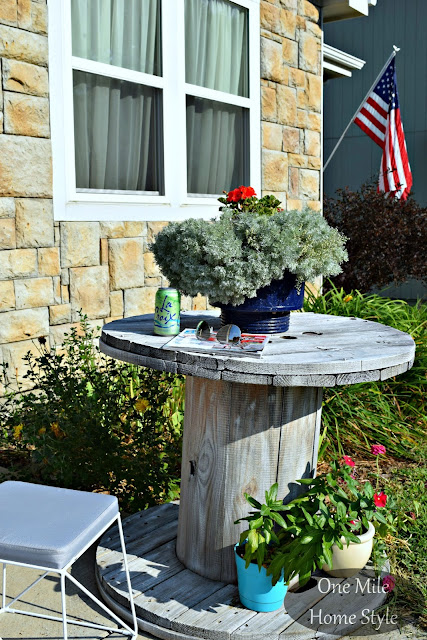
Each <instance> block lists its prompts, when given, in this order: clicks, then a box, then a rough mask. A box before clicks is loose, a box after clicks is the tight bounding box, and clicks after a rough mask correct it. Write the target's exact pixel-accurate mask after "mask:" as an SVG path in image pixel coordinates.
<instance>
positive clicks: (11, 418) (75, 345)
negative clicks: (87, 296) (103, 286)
mask: <svg viewBox="0 0 427 640" xmlns="http://www.w3.org/2000/svg"><path fill="white" fill-rule="evenodd" d="M93 339H94V333H93V331H92V330H91V329H90V327H89V326H88V324H87V322H86V321H85V319H83V320H82V335H78V334H77V331H76V330H75V329H72V330H71V334H70V335H69V336H68V337H67V338H66V340H65V345H64V353H61V354H59V353H56V352H55V351H49V349H48V348H47V345H46V341H45V339H44V338H40V339H39V351H40V353H39V355H37V356H36V357H34V356H33V355H31V354H28V355H27V356H26V357H25V358H24V360H25V361H26V363H27V374H26V376H25V377H26V378H27V380H29V381H30V382H31V383H32V385H33V386H34V389H33V390H32V391H27V392H26V393H19V391H18V392H16V391H12V390H10V391H8V392H7V394H6V396H5V398H3V401H2V403H1V405H0V428H1V430H0V434H1V433H3V437H2V438H0V447H1V448H3V450H6V451H7V450H8V449H11V448H13V449H16V448H17V449H18V450H20V452H21V458H22V460H23V461H24V462H25V463H23V464H22V465H21V466H20V468H16V469H13V468H12V469H11V472H12V477H14V478H15V479H21V480H29V481H33V482H34V481H36V482H42V483H43V482H46V483H47V484H53V485H59V486H64V487H69V488H72V489H84V490H89V491H90V490H97V491H107V492H109V493H111V494H113V495H116V496H117V497H118V499H119V501H120V504H121V506H122V508H124V509H126V510H127V511H130V512H131V511H138V510H140V509H143V508H145V507H147V506H150V505H153V504H156V503H158V502H164V501H167V500H170V499H174V498H176V497H178V492H179V477H180V458H181V434H182V422H183V385H182V378H180V377H175V376H173V375H171V374H168V373H161V372H158V371H152V370H150V369H144V368H142V367H135V366H132V365H127V364H122V363H120V362H117V361H115V360H113V359H111V358H104V357H101V356H100V354H99V352H98V349H97V348H96V347H94V344H93ZM9 477H10V473H9Z"/></svg>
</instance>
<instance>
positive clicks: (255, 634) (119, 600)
mask: <svg viewBox="0 0 427 640" xmlns="http://www.w3.org/2000/svg"><path fill="white" fill-rule="evenodd" d="M268 402H271V400H269V401H268ZM259 409H261V405H259ZM270 410H271V411H272V412H273V414H274V413H275V412H277V413H279V412H283V408H280V407H279V406H276V404H275V403H273V406H272V407H270ZM147 516H148V518H147V517H146V516H145V512H142V513H141V514H135V515H134V516H131V517H130V518H128V519H126V520H125V521H124V522H123V529H124V534H125V537H126V538H127V539H131V538H132V539H133V538H134V533H135V526H136V525H135V523H136V522H138V519H139V522H145V521H146V520H147V523H148V524H147V528H146V529H145V532H144V534H142V536H141V538H140V541H139V547H138V546H135V548H134V559H133V560H132V561H131V563H130V566H129V569H130V574H131V580H132V590H133V594H134V598H135V605H136V611H137V616H138V623H139V627H140V629H141V630H142V631H146V632H149V633H152V634H154V635H155V636H157V637H159V638H163V639H164V640H201V639H206V640H208V639H210V640H289V639H290V638H298V640H301V639H304V640H317V639H318V638H321V639H322V640H327V639H329V638H330V639H331V640H336V638H339V637H342V636H345V635H347V634H349V633H354V632H355V631H356V629H357V628H358V627H360V626H361V621H362V611H363V610H365V615H366V612H370V611H372V610H373V609H374V608H376V607H378V606H380V605H381V604H382V603H383V602H384V600H385V597H386V594H384V593H381V592H379V591H378V585H377V584H376V583H375V582H374V581H372V580H370V578H371V577H372V576H373V572H369V571H368V570H367V569H366V568H365V569H364V570H363V571H361V572H360V573H359V574H357V575H356V576H354V577H353V578H348V579H344V578H332V577H331V576H326V574H323V573H322V572H320V571H316V572H315V574H314V577H315V581H316V582H315V584H314V585H313V586H312V587H311V588H308V589H306V590H305V591H303V592H296V593H292V592H288V593H287V595H286V598H285V601H284V606H283V607H282V608H280V609H278V610H277V611H273V612H271V613H256V612H255V611H251V610H249V609H246V608H245V607H243V606H242V605H241V604H240V601H239V596H238V589H237V587H236V586H235V585H232V584H228V585H225V584H224V583H223V582H220V581H213V580H210V579H207V578H204V577H202V576H200V575H198V574H196V573H194V572H192V571H190V570H188V569H185V568H184V567H183V565H182V564H181V563H180V562H179V560H178V558H177V557H176V554H175V551H174V549H175V539H173V540H171V541H170V542H167V543H165V544H160V543H159V545H158V546H157V547H156V548H154V549H152V550H151V551H149V552H146V551H145V550H146V549H147V548H148V547H149V546H150V543H151V541H152V540H153V538H155V535H153V534H154V533H155V532H154V531H153V530H152V528H151V527H152V523H153V522H155V521H156V520H157V522H158V525H159V528H164V527H166V526H168V525H169V524H170V520H169V517H170V509H166V508H165V505H162V506H161V507H154V508H152V509H150V510H149V513H148V514H147ZM157 516H158V517H157ZM149 529H150V530H149ZM147 538H148V539H149V540H147ZM135 543H136V540H135ZM114 547H115V540H114V539H113V537H112V536H111V534H110V533H106V534H104V536H103V538H102V540H101V543H100V547H99V553H98V554H97V557H98V560H97V565H96V578H97V582H98V585H99V588H100V591H101V593H102V595H103V597H104V599H105V600H106V601H107V602H108V604H109V605H110V606H111V608H112V609H113V610H115V611H116V612H117V613H118V614H119V615H121V616H122V617H123V618H124V619H128V620H129V615H130V614H129V595H128V594H127V591H126V587H125V578H124V574H121V573H117V572H116V573H114V571H112V569H113V570H114V569H117V568H118V562H117V561H118V556H117V551H116V549H115V548H114ZM107 558H108V560H107ZM388 571H389V568H387V569H386V571H385V572H384V573H388ZM106 576H108V577H106ZM322 578H323V580H324V582H325V581H326V583H325V584H322V588H319V584H320V583H319V581H320V579H322ZM357 580H359V581H360V584H361V587H362V588H361V589H359V590H358V589H356V588H355V584H356V581H357ZM368 582H369V584H370V585H371V586H370V589H371V591H370V593H369V595H368V594H367V593H366V585H367V583H368ZM347 584H348V585H350V587H351V589H350V592H349V593H345V589H346V585H347ZM337 587H339V589H340V590H337ZM375 588H377V592H374V590H375ZM320 612H322V616H323V617H324V616H325V615H328V614H335V615H346V616H347V620H348V619H349V616H350V615H355V617H356V621H355V622H348V621H347V622H345V619H344V618H343V620H344V622H343V621H340V620H338V621H336V622H334V623H333V624H329V625H325V624H320V623H319V624H317V622H316V618H315V616H317V615H319V614H320ZM312 616H313V617H314V624H312V623H311V617H312Z"/></svg>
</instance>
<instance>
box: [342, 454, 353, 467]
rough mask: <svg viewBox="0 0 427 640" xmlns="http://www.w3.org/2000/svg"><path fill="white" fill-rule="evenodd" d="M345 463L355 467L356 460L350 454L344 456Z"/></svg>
mask: <svg viewBox="0 0 427 640" xmlns="http://www.w3.org/2000/svg"><path fill="white" fill-rule="evenodd" d="M342 461H343V464H347V465H348V466H349V467H354V460H352V459H351V458H350V456H343V459H342Z"/></svg>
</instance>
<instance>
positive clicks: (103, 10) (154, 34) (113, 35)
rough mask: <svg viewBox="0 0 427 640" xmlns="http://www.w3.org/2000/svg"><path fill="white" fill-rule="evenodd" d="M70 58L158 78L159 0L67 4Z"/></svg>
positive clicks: (94, 0) (97, 0)
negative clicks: (68, 7)
mask: <svg viewBox="0 0 427 640" xmlns="http://www.w3.org/2000/svg"><path fill="white" fill-rule="evenodd" d="M71 22H72V37H73V56H78V57H79V58H87V59H89V60H96V61H97V62H104V63H106V64H113V65H115V66H117V67H125V68H126V69H133V70H134V71H142V72H144V73H151V74H153V75H157V76H159V75H161V74H162V66H161V65H162V63H161V40H160V0H71Z"/></svg>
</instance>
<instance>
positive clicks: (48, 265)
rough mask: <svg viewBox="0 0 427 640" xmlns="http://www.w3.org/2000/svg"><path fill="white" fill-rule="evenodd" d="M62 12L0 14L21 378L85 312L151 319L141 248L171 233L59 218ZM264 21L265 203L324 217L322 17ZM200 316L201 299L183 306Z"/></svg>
mask: <svg viewBox="0 0 427 640" xmlns="http://www.w3.org/2000/svg"><path fill="white" fill-rule="evenodd" d="M57 1H58V0H49V3H48V4H47V0H1V2H0V78H1V82H0V361H3V362H6V363H8V365H9V371H16V373H17V375H18V378H20V377H21V376H22V357H23V355H24V354H25V353H26V352H27V351H34V350H35V349H36V346H35V344H34V342H33V341H34V339H36V338H38V337H42V336H44V337H46V338H47V339H48V340H49V341H50V344H51V346H52V347H53V346H54V345H56V346H58V345H60V344H61V342H62V339H63V336H64V333H66V332H68V331H69V330H70V328H71V327H72V326H76V325H75V323H76V322H77V321H78V313H79V310H80V309H82V311H83V313H85V314H87V315H88V317H89V318H90V322H91V324H93V325H94V326H102V324H104V323H105V322H109V321H110V320H112V319H116V318H122V317H123V316H130V315H136V314H140V313H149V312H152V311H153V303H154V295H155V292H156V289H157V288H158V287H159V286H161V285H164V284H165V281H164V279H163V278H162V276H161V274H160V272H159V270H158V268H157V266H156V264H155V262H154V260H153V255H152V253H150V251H149V249H148V245H149V243H150V242H151V240H152V239H153V237H154V235H155V234H156V232H157V231H158V230H159V229H160V228H161V227H162V226H163V225H164V224H166V222H163V221H159V219H157V220H156V221H150V220H149V219H147V215H146V214H145V215H144V216H141V220H138V219H133V220H126V219H124V220H113V221H111V220H110V221H108V220H101V221H100V220H98V219H97V217H96V215H94V218H93V220H81V221H73V220H58V219H56V218H55V211H54V205H53V182H52V180H53V178H52V144H51V127H50V118H51V114H52V106H53V102H50V97H49V95H50V84H49V47H50V46H51V43H50V36H49V34H48V9H49V10H50V6H51V2H57ZM250 1H251V2H253V1H254V0H250ZM257 1H258V0H257ZM61 2H62V0H61ZM259 12H260V14H259V29H260V79H259V82H260V101H261V108H260V113H261V118H260V119H261V122H260V136H261V162H260V168H261V170H260V172H261V176H260V184H261V187H262V192H263V194H266V193H274V194H275V195H277V197H278V198H279V199H280V200H281V201H282V202H283V203H284V206H285V207H286V208H287V209H289V210H290V209H301V208H302V207H304V206H306V205H307V206H308V207H310V208H312V209H313V210H314V211H319V210H320V208H321V202H320V189H321V104H322V77H321V73H322V64H321V40H322V33H321V29H320V27H319V24H318V22H319V12H318V9H317V8H316V7H315V6H314V4H312V3H311V2H309V1H308V0H260V2H259ZM51 100H53V98H52V99H51ZM136 217H137V216H136ZM206 307H207V300H206V299H205V298H203V297H202V296H198V297H197V298H195V299H184V300H183V308H184V309H187V310H188V309H205V308H206Z"/></svg>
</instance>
